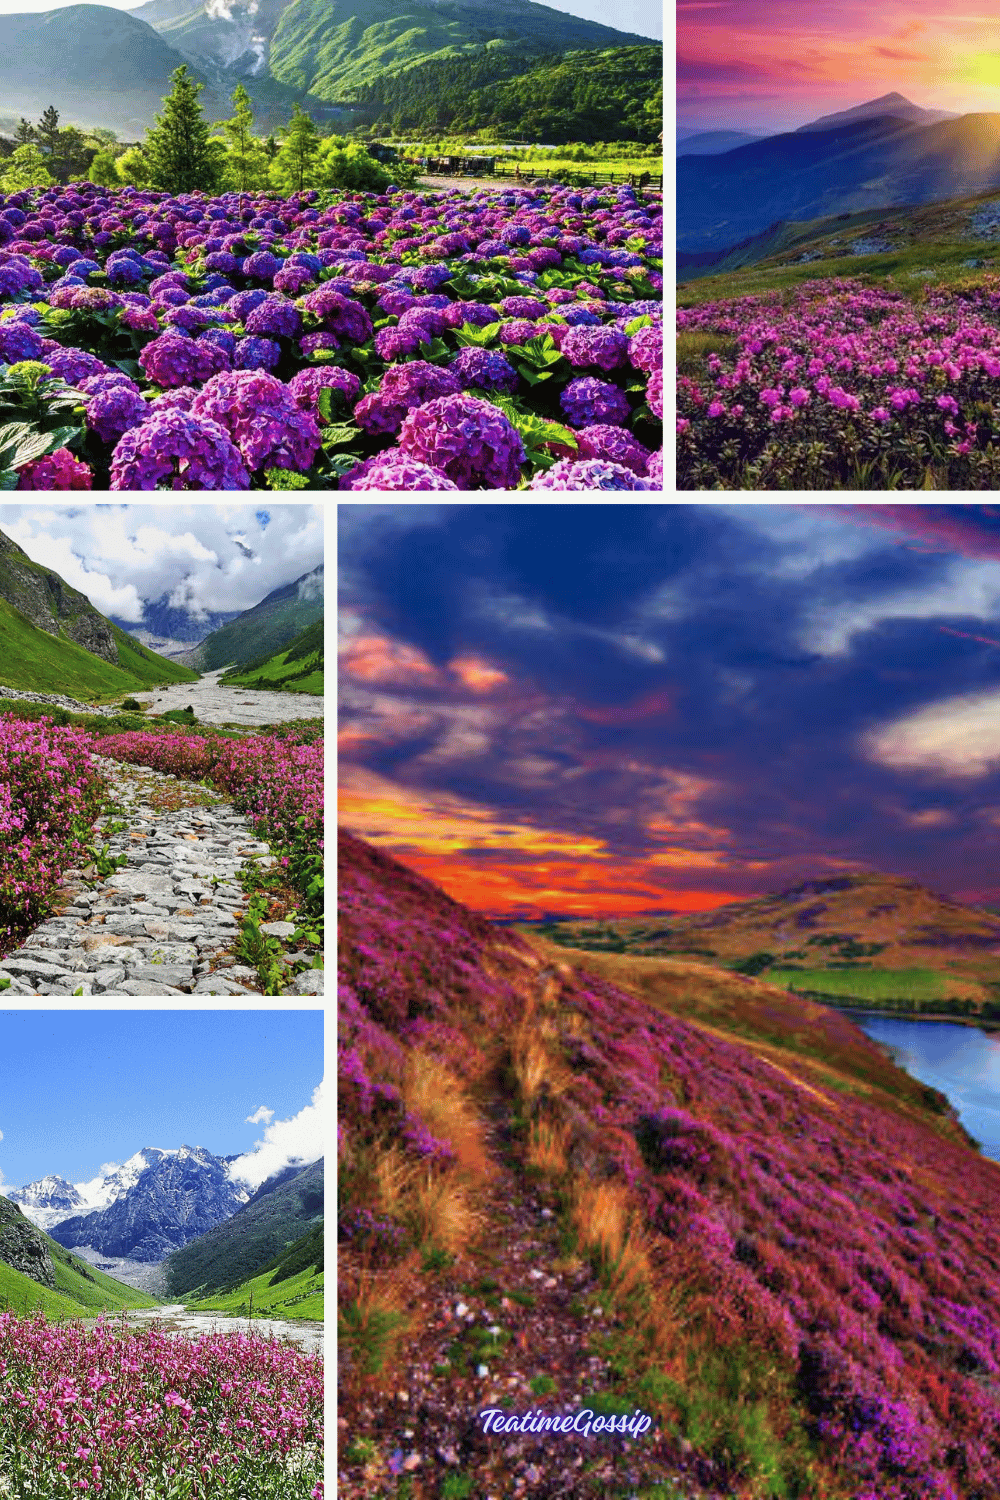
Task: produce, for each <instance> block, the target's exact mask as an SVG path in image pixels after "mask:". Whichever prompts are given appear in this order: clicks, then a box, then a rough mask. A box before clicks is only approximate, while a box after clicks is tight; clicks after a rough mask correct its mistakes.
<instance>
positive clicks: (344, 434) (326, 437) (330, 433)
mask: <svg viewBox="0 0 1000 1500" xmlns="http://www.w3.org/2000/svg"><path fill="white" fill-rule="evenodd" d="M360 436H361V434H360V433H359V432H358V429H357V428H356V427H354V426H353V425H349V424H348V423H346V422H343V423H335V424H333V425H331V426H329V427H324V428H323V447H324V448H341V447H343V445H344V444H345V443H356V442H357V440H358V438H359V437H360Z"/></svg>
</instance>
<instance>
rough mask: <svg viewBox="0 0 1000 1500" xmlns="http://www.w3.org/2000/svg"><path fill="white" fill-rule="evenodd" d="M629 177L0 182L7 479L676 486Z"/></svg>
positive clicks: (658, 227)
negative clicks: (253, 185) (267, 186)
mask: <svg viewBox="0 0 1000 1500" xmlns="http://www.w3.org/2000/svg"><path fill="white" fill-rule="evenodd" d="M661 241H662V206H661V203H660V201H659V200H658V199H654V198H653V197H651V196H650V195H649V194H645V195H638V194H636V192H635V191H634V190H633V189H632V188H630V187H618V188H606V189H604V188H602V189H594V190H592V191H589V192H583V191H573V190H570V189H568V188H562V187H518V188H516V189H514V188H511V189H509V190H504V189H502V188H492V187H491V188H490V189H488V190H483V191H481V192H477V193H475V194H473V195H471V196H470V195H466V194H463V193H461V192H458V191H450V192H445V193H435V192H415V191H405V192H403V191H400V192H392V193H387V194H384V195H375V194H363V193H357V192H353V193H352V192H339V193H331V192H324V193H322V194H320V193H318V192H315V191H305V192H302V193H299V194H297V195H295V196H292V197H288V198H281V197H277V196H273V195H270V196H269V195H264V194H248V193H243V194H237V193H230V194H226V195H223V196H221V197H216V198H211V197H206V196H205V195H204V194H200V193H198V194H191V195H185V196H181V197H169V196H168V195H167V194H166V193H162V192H153V191H138V190H137V189H134V188H128V189H124V190H122V191H118V192H111V191H109V190H107V189H105V188H100V187H97V186H96V185H95V184H93V183H89V182H77V183H72V184H70V185H69V186H68V187H52V188H47V189H35V190H31V191H27V192H21V193H16V194H13V195H9V196H8V197H7V198H6V199H0V484H3V485H5V486H6V487H7V488H8V489H9V488H17V489H111V490H156V489H160V490H184V489H196V490H205V489H213V490H215V489H223V490H246V489H268V488H271V489H298V488H305V487H309V488H312V489H317V488H318V489H336V488H338V487H339V488H341V489H345V490H404V491H411V490H456V489H457V490H482V489H487V490H507V489H518V488H528V489H556V490H592V489H598V490H633V489H634V490H648V489H660V488H661V487H662V434H661V419H662V414H663V342H662V316H661V300H660V298H661V293H662V285H663V283H662V274H661V273H662V260H661V256H662V243H661Z"/></svg>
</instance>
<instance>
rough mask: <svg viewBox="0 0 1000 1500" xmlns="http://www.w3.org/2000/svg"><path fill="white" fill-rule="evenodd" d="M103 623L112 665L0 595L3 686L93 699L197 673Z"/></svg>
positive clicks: (192, 678) (0, 674) (185, 678)
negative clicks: (114, 659)
mask: <svg viewBox="0 0 1000 1500" xmlns="http://www.w3.org/2000/svg"><path fill="white" fill-rule="evenodd" d="M108 628H109V629H110V631H111V633H112V635H113V638H114V641H115V643H116V645H117V647H118V663H117V664H113V663H111V662H108V661H104V660H102V658H101V657H99V656H95V655H94V653H93V652H91V651H88V650H86V649H85V648H84V647H83V646H78V645H76V643H75V642H74V641H69V640H65V639H63V638H62V637H60V636H53V635H50V634H49V633H48V632H47V631H45V630H42V629H40V628H39V627H38V626H37V625H33V624H32V623H31V621H30V620H28V619H26V618H25V616H24V615H22V614H21V613H20V611H19V610H16V609H14V607H13V606H12V605H10V604H8V603H7V601H6V599H4V598H2V597H0V639H2V640H3V644H4V652H3V657H2V659H0V679H2V681H3V683H4V685H5V686H7V687H12V688H19V689H21V690H23V691H30V692H39V693H66V694H68V695H69V696H70V697H73V698H80V699H84V700H88V699H89V700H90V701H92V702H95V703H97V702H103V701H105V700H108V699H112V698H117V697H120V696H121V695H122V694H123V693H128V692H131V691H133V690H135V689H136V688H149V687H158V686H161V685H163V684H165V683H170V682H195V681H196V680H197V677H198V673H197V672H192V671H191V670H190V668H189V667H182V666H180V665H179V664H178V663H177V662H172V661H167V659H166V658H165V657H162V656H157V655H156V654H155V652H153V651H148V650H147V649H146V647H145V646H141V645H140V644H139V642H138V641H135V640H133V639H132V638H131V637H130V636H128V635H127V634H126V633H125V631H124V630H119V628H118V626H117V625H112V624H111V623H110V621H109V622H108Z"/></svg>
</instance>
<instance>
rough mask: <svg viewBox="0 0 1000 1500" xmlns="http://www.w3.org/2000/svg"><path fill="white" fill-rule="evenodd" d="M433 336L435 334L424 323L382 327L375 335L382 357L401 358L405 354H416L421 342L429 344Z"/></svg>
mask: <svg viewBox="0 0 1000 1500" xmlns="http://www.w3.org/2000/svg"><path fill="white" fill-rule="evenodd" d="M432 338H433V334H432V333H430V331H429V330H428V329H427V328H426V327H425V325H424V324H423V323H411V324H409V325H408V326H407V327H403V326H399V327H396V328H380V329H379V331H378V333H377V334H376V335H375V352H376V354H378V356H379V358H380V359H384V360H393V359H400V358H402V356H403V355H406V354H415V353H416V351H417V350H418V349H419V348H420V346H421V344H429V343H430V342H431V339H432Z"/></svg>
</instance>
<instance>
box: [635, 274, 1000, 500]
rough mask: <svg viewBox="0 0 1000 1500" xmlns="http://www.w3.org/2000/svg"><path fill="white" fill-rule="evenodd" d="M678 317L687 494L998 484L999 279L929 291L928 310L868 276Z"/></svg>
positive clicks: (682, 469) (681, 450) (681, 469)
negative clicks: (872, 283)
mask: <svg viewBox="0 0 1000 1500" xmlns="http://www.w3.org/2000/svg"><path fill="white" fill-rule="evenodd" d="M677 325H678V332H679V335H680V344H679V353H680V354H681V355H683V356H684V358H683V363H682V366H681V368H682V373H681V374H680V376H679V379H678V395H677V413H678V422H677V428H678V484H679V486H680V487H681V488H683V489H713V488H715V489H717V488H729V489H733V488H735V489H741V488H742V489H842V488H846V489H887V488H902V489H921V488H924V487H930V488H937V489H946V490H965V489H974V490H979V489H995V488H996V487H997V484H998V481H1000V448H998V447H997V445H996V440H995V434H996V430H997V418H998V414H1000V402H998V398H997V394H996V392H997V377H998V376H1000V278H998V277H996V276H987V277H985V278H984V279H983V281H982V283H981V284H979V285H976V286H968V287H963V286H954V287H948V288H943V287H942V288H936V289H931V290H927V289H924V290H923V291H922V293H921V300H920V304H919V305H916V304H915V303H914V302H913V301H911V300H909V299H908V298H906V297H905V296H904V295H903V294H902V293H901V292H897V291H892V290H886V289H878V290H876V289H873V288H870V287H865V286H863V285H862V284H861V283H860V282H857V281H850V280H845V279H840V280H834V279H831V280H828V281H816V282H810V283H808V284H806V285H805V286H803V287H800V288H798V289H797V290H796V291H794V292H793V293H791V294H790V295H787V296H782V295H781V294H780V293H778V292H770V293H765V294H763V295H760V296H755V297H742V298H736V299H733V300H730V301H725V302H715V303H706V304H704V305H703V306H701V307H697V308H689V309H682V310H681V311H679V312H678V316H677ZM640 339H643V334H639V335H637V336H636V340H637V341H638V340H640ZM688 348H689V349H690V353H689V354H687V353H685V350H686V349H688ZM644 349H645V344H644V343H643V345H642V346H641V350H640V352H639V357H640V358H645V353H643V352H642V350H644ZM652 378H653V377H652V376H650V381H651V382H652ZM651 404H652V402H651Z"/></svg>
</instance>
